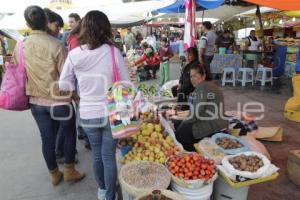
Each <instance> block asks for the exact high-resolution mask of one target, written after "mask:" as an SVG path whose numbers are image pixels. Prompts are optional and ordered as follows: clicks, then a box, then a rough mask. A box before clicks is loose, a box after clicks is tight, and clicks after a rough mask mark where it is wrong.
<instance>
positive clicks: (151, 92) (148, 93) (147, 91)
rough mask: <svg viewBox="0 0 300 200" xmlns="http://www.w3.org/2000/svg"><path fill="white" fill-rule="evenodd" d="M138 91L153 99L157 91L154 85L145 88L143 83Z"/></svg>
mask: <svg viewBox="0 0 300 200" xmlns="http://www.w3.org/2000/svg"><path fill="white" fill-rule="evenodd" d="M137 89H138V90H139V91H141V92H143V93H144V95H146V96H148V97H153V96H155V95H156V94H157V89H156V87H155V86H154V85H150V86H149V87H147V86H146V85H145V84H144V83H141V84H140V85H139V86H138V88H137Z"/></svg>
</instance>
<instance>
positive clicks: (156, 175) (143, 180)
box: [119, 161, 171, 197]
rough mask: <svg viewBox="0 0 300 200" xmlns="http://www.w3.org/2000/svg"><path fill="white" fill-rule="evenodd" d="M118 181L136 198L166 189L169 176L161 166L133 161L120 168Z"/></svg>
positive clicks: (168, 183) (169, 179)
mask: <svg viewBox="0 0 300 200" xmlns="http://www.w3.org/2000/svg"><path fill="white" fill-rule="evenodd" d="M119 180H120V183H121V185H122V188H123V189H125V190H126V191H127V192H128V193H129V194H130V195H132V196H134V197H136V196H138V195H140V194H142V193H151V192H152V191H153V190H157V189H166V188H167V187H168V186H169V185H170V181H171V175H170V173H169V171H168V169H167V168H166V167H165V166H164V165H162V164H157V163H154V162H147V161H134V162H131V163H128V164H126V165H124V166H122V168H121V170H120V175H119Z"/></svg>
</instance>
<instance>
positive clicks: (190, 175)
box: [167, 153, 216, 181]
mask: <svg viewBox="0 0 300 200" xmlns="http://www.w3.org/2000/svg"><path fill="white" fill-rule="evenodd" d="M167 165H168V169H169V171H170V172H171V173H172V175H173V176H175V177H177V178H180V179H184V180H186V181H187V180H199V179H201V180H205V181H208V180H210V179H212V178H213V176H214V175H215V173H216V166H215V162H214V161H213V160H209V159H206V158H204V157H202V156H201V155H199V154H197V153H189V154H182V155H178V156H174V157H172V158H170V159H169V161H168V163H167Z"/></svg>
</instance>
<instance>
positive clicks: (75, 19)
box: [62, 13, 80, 46]
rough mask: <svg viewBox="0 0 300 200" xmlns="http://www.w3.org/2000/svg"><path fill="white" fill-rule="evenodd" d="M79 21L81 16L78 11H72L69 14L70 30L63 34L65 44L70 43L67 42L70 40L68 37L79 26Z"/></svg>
mask: <svg viewBox="0 0 300 200" xmlns="http://www.w3.org/2000/svg"><path fill="white" fill-rule="evenodd" d="M79 21H80V16H79V15H78V14H77V13H71V14H69V27H70V30H69V31H66V32H64V34H63V36H62V41H63V43H64V44H65V46H67V45H68V44H67V40H68V37H69V35H70V32H71V31H72V30H73V29H74V28H75V27H76V26H78V24H79Z"/></svg>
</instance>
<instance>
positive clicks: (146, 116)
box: [139, 111, 159, 124]
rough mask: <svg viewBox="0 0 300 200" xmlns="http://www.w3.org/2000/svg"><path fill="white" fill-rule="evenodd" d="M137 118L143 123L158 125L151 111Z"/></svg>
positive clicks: (156, 118) (155, 116)
mask: <svg viewBox="0 0 300 200" xmlns="http://www.w3.org/2000/svg"><path fill="white" fill-rule="evenodd" d="M139 118H140V120H142V121H143V122H152V123H154V124H158V123H159V120H158V117H157V115H156V114H155V113H154V112H152V111H151V112H144V113H140V115H139Z"/></svg>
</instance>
